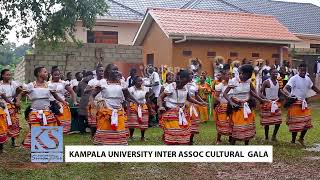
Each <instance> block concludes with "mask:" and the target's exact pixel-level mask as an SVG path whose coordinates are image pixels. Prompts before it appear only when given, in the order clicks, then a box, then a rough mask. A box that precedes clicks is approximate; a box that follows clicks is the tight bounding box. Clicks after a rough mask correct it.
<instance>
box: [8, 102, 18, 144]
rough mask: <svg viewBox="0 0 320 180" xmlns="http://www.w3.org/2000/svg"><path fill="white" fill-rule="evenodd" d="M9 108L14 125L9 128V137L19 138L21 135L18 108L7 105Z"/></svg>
mask: <svg viewBox="0 0 320 180" xmlns="http://www.w3.org/2000/svg"><path fill="white" fill-rule="evenodd" d="M7 108H8V110H9V114H10V117H11V123H12V125H11V126H9V127H8V137H14V138H15V137H18V136H19V134H20V124H19V114H18V113H17V111H16V107H15V106H14V105H12V104H9V103H7Z"/></svg>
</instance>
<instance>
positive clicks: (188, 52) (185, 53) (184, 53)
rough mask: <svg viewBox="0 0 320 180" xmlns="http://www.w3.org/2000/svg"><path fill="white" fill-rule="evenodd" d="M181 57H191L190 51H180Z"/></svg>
mask: <svg viewBox="0 0 320 180" xmlns="http://www.w3.org/2000/svg"><path fill="white" fill-rule="evenodd" d="M182 55H183V56H192V51H189V50H183V51H182Z"/></svg>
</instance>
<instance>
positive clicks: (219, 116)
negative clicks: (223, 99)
mask: <svg viewBox="0 0 320 180" xmlns="http://www.w3.org/2000/svg"><path fill="white" fill-rule="evenodd" d="M227 106H228V104H227V103H220V104H219V105H217V106H216V107H215V117H216V129H217V133H218V134H221V135H226V136H231V134H232V125H231V122H230V118H229V116H228V115H227Z"/></svg>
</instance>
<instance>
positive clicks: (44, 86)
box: [0, 64, 320, 151]
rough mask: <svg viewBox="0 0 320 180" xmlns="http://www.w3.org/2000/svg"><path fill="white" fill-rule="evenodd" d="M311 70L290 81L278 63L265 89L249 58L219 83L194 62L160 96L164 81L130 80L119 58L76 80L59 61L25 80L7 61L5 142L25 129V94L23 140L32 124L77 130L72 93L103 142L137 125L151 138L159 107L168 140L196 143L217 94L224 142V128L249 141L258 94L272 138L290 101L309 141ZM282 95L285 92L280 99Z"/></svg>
mask: <svg viewBox="0 0 320 180" xmlns="http://www.w3.org/2000/svg"><path fill="white" fill-rule="evenodd" d="M306 70H307V69H306V65H305V64H301V65H300V66H299V67H298V74H296V75H295V76H293V77H291V78H290V79H289V81H288V82H287V83H286V84H285V85H283V82H280V81H279V79H278V76H279V72H278V70H277V69H276V68H271V69H270V71H269V73H270V78H268V79H267V80H265V81H264V82H263V83H262V85H261V88H260V89H259V92H257V91H256V89H255V88H254V87H253V84H252V82H251V77H252V74H253V73H254V68H253V66H252V65H249V64H244V65H242V66H240V67H239V68H238V72H239V74H238V75H237V76H235V75H234V74H233V73H232V71H230V67H229V65H227V64H226V65H224V66H223V68H222V69H221V71H220V72H219V75H220V76H221V77H219V80H215V83H214V87H210V86H209V85H208V83H207V82H206V79H207V77H206V75H205V74H202V75H201V76H200V77H195V76H194V73H193V72H192V71H190V70H188V69H184V70H180V71H179V72H177V73H176V74H174V73H172V72H168V73H167V75H166V79H165V82H163V84H162V87H161V90H160V95H159V96H156V101H154V97H155V96H154V91H153V90H152V89H153V86H158V85H159V84H158V83H151V84H150V83H149V84H148V85H146V83H145V79H144V78H143V77H141V76H137V75H134V77H131V78H130V83H129V84H130V87H129V84H128V83H127V82H126V81H125V80H124V78H123V77H122V74H121V72H119V69H118V67H117V66H116V65H114V64H108V65H107V66H106V67H105V69H104V67H103V66H102V65H101V64H99V65H98V66H97V68H96V70H95V72H96V76H95V77H94V74H93V73H92V72H91V71H90V72H87V73H86V74H84V76H83V78H82V80H81V81H80V82H79V83H78V84H77V87H76V88H74V87H73V85H72V83H70V82H69V81H67V80H62V79H61V77H62V75H61V74H62V73H61V72H60V70H59V69H58V68H57V67H53V68H52V70H51V72H50V74H51V76H52V78H51V80H50V81H47V79H48V72H47V70H46V68H44V67H37V68H35V70H34V76H35V77H36V80H35V81H34V82H31V83H29V84H26V85H25V84H21V83H19V82H17V81H12V80H11V75H10V71H9V70H7V69H5V70H2V71H1V77H0V78H1V81H0V96H1V98H0V100H1V101H0V102H1V103H0V148H1V149H0V150H1V151H2V150H3V144H4V143H5V142H6V141H7V139H8V138H11V139H12V146H16V142H15V139H16V137H17V136H18V135H19V132H20V125H19V111H20V106H21V99H22V97H24V96H27V98H28V99H29V100H30V102H31V105H30V106H29V107H28V108H27V109H26V112H25V117H26V121H27V123H28V125H29V132H28V134H27V135H26V137H25V139H24V141H23V146H24V147H25V148H30V146H31V141H30V139H31V133H30V132H31V128H32V127H35V126H63V132H64V133H65V134H68V133H69V132H70V129H71V118H72V117H71V112H70V101H69V103H68V101H67V99H71V100H72V102H73V104H74V105H75V106H78V107H79V110H78V112H79V119H80V120H81V119H85V120H86V121H87V122H88V125H89V127H90V129H91V135H92V141H93V143H94V144H96V145H127V144H128V139H129V138H132V137H133V133H134V129H140V130H141V141H145V131H146V130H147V129H148V124H149V119H150V118H149V117H150V115H155V114H158V117H159V126H160V127H161V128H162V129H163V136H162V140H163V142H164V144H166V145H187V144H193V141H194V140H193V139H194V135H196V134H198V133H199V132H200V129H199V127H200V122H201V120H203V119H205V120H208V119H209V113H208V112H209V110H210V109H209V108H210V107H211V106H210V104H209V103H208V102H209V101H208V99H207V98H208V97H209V95H212V94H214V98H213V99H214V105H213V109H214V117H215V118H214V120H215V124H216V130H217V140H216V143H217V144H220V143H221V142H222V139H221V137H222V136H227V137H228V140H229V143H230V144H232V145H234V144H236V141H244V142H245V144H246V145H248V144H249V141H250V140H251V139H252V138H254V136H255V134H256V125H255V112H254V109H255V108H257V104H256V102H257V101H258V102H259V105H260V116H261V125H263V126H264V128H265V139H267V140H268V139H269V135H268V134H269V126H271V125H274V126H275V128H274V131H273V135H272V138H271V140H272V141H277V132H278V130H279V127H280V125H281V123H282V118H281V115H282V113H281V106H282V105H284V107H286V108H288V116H287V125H288V126H289V131H290V132H291V133H292V143H295V141H296V137H297V133H298V132H301V134H300V137H299V139H298V142H300V143H301V144H302V145H304V137H305V135H306V133H307V131H308V129H310V128H311V127H312V124H311V112H310V111H311V109H310V108H309V107H308V103H307V96H308V92H309V91H310V90H314V91H315V92H316V93H318V94H319V93H320V90H319V89H318V88H316V87H315V86H314V85H313V83H312V81H311V79H310V78H309V77H308V76H307V75H306ZM195 79H198V80H195ZM212 91H213V92H212ZM77 95H78V96H80V97H81V98H80V100H79V98H78V99H77ZM280 97H285V99H286V100H285V101H281V99H282V98H280Z"/></svg>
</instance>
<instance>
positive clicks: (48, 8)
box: [0, 0, 108, 45]
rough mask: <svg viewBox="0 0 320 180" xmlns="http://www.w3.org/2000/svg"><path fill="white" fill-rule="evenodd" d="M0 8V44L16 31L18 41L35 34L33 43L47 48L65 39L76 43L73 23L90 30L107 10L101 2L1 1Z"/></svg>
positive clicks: (99, 0) (103, 2)
mask: <svg viewBox="0 0 320 180" xmlns="http://www.w3.org/2000/svg"><path fill="white" fill-rule="evenodd" d="M0 7H1V11H0V44H3V43H4V40H5V37H6V36H7V34H8V33H9V31H10V30H11V29H12V28H13V27H17V28H18V31H17V36H18V37H30V36H32V35H33V34H34V33H36V38H35V39H34V41H35V43H38V44H46V45H48V43H50V44H57V42H66V41H68V39H71V40H72V41H73V42H76V43H77V41H76V39H75V37H74V32H75V25H76V23H80V22H82V25H83V26H84V27H86V28H88V29H91V28H92V27H93V25H94V24H95V20H96V16H97V15H104V14H105V13H106V12H107V7H108V6H107V4H106V2H105V0H1V1H0ZM68 37H70V38H68Z"/></svg>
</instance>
